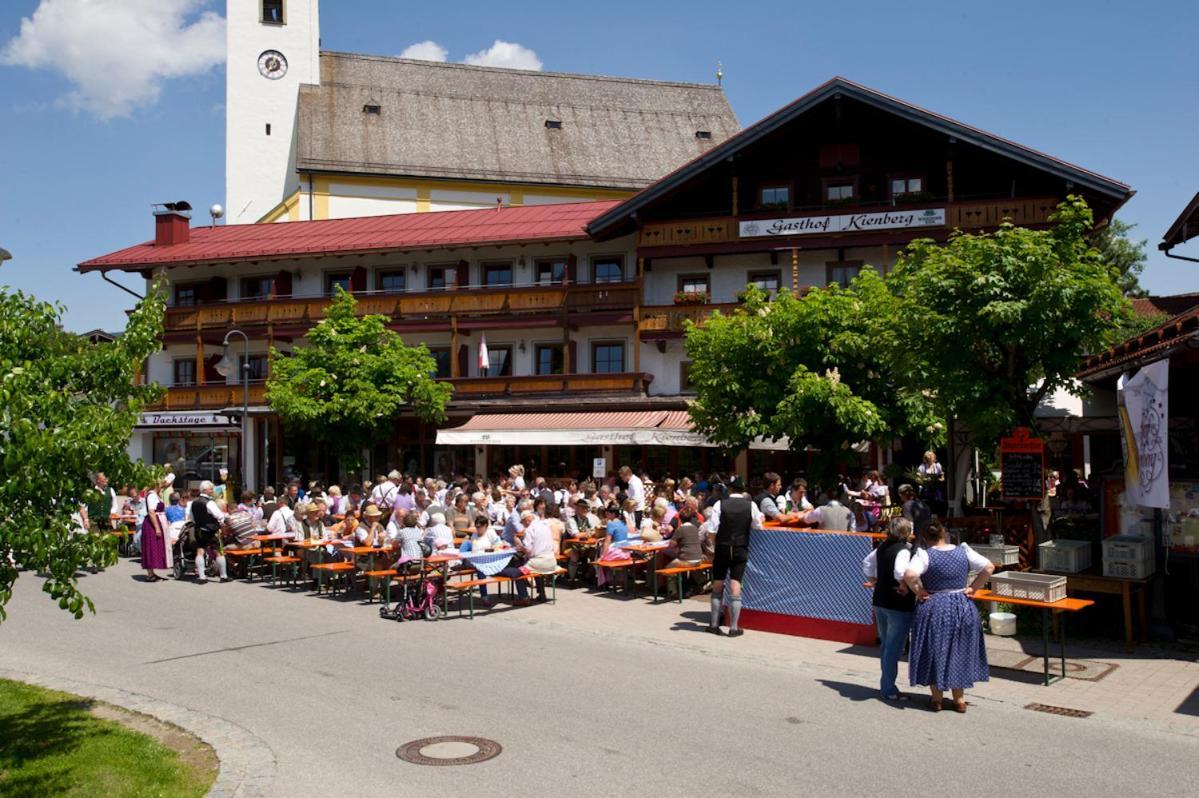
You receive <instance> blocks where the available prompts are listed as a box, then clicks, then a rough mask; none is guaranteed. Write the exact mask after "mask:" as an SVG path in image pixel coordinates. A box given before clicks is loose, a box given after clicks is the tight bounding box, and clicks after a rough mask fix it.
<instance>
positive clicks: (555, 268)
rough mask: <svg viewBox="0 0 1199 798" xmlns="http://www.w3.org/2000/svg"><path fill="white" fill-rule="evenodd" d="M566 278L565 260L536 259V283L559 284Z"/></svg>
mask: <svg viewBox="0 0 1199 798" xmlns="http://www.w3.org/2000/svg"><path fill="white" fill-rule="evenodd" d="M565 280H566V261H565V260H539V261H537V284H538V285H561V284H562V283H563V282H564V281H565Z"/></svg>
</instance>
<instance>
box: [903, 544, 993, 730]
mask: <svg viewBox="0 0 1199 798" xmlns="http://www.w3.org/2000/svg"><path fill="white" fill-rule="evenodd" d="M971 570H976V571H978V576H977V577H976V578H975V580H974V582H973V583H972V584H970V585H967V584H966V581H967V579H968V578H969V574H970V571H971ZM994 570H995V565H994V564H993V563H992V562H991V561H990V560H988V559H987V558H985V557H983V556H982V555H981V554H978V553H977V552H975V551H973V550H972V549H971V548H970V547H969V546H967V545H965V544H961V545H955V544H953V543H949V542H948V541H947V540H946V536H945V528H944V527H943V526H941V525H940V524H938V523H934V524H932V525H931V526H930V527H929V530H928V532H927V536H926V548H921V549H918V550H917V551H916V552H915V553H913V555H912V558H911V563H910V564H909V565H908V570H907V573H905V574H904V581H905V582H906V583H907V585H908V587H909V588H910V589H911V590H912V592H914V593H915V594H916V596H917V597H918V599H919V602H918V603H917V605H916V618H915V620H914V622H913V625H912V642H911V651H910V654H909V657H908V662H909V665H910V668H911V682H912V685H913V686H917V685H920V686H924V685H927V686H928V688H929V691H930V692H931V694H932V701H931V707H932V710H933V711H934V712H940V711H941V702H942V699H943V697H944V693H945V691H946V690H949V691H950V692H951V693H952V694H953V708H954V710H955V711H957V712H965V711H966V700H965V698H964V697H963V691H964V690H965V689H966V688H968V687H973V686H974V683H975V682H985V681H987V680H988V679H989V678H990V677H989V673H988V670H987V649H986V646H985V644H984V642H983V631H982V622H981V621H980V620H979V617H978V610H977V609H976V608H975V606H974V601H973V600H971V596H973V595H974V591H975V590H976V589H978V588H981V587H982V586H983V585H984V584H986V581H987V579H988V578H989V577H990V576H991V573H992V572H993V571H994Z"/></svg>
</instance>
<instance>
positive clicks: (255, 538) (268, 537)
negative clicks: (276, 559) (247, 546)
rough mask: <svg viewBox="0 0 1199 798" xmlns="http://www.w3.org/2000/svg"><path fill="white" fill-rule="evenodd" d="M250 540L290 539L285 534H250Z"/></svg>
mask: <svg viewBox="0 0 1199 798" xmlns="http://www.w3.org/2000/svg"><path fill="white" fill-rule="evenodd" d="M250 540H259V541H263V542H265V541H268V540H291V538H289V537H288V536H287V535H251V536H250Z"/></svg>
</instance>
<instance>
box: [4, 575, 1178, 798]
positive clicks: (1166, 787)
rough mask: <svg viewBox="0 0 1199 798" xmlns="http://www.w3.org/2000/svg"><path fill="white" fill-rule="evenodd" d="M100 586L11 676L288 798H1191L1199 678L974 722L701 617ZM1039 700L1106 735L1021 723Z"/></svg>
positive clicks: (37, 604)
mask: <svg viewBox="0 0 1199 798" xmlns="http://www.w3.org/2000/svg"><path fill="white" fill-rule="evenodd" d="M83 585H84V588H85V590H86V591H87V592H88V594H89V595H90V596H91V597H92V598H93V599H94V600H95V601H96V605H97V608H98V614H97V615H96V616H95V617H87V618H85V619H84V620H82V621H74V620H72V619H71V618H70V617H69V616H68V615H67V614H66V613H63V612H61V611H59V610H58V609H57V607H56V606H55V605H54V603H53V602H51V601H50V600H48V599H47V598H46V597H45V596H44V594H42V593H41V591H40V588H41V580H39V579H38V578H37V577H36V576H34V575H32V574H22V576H21V578H20V579H19V580H18V583H17V588H16V594H15V596H14V599H13V601H12V602H11V603H10V605H9V612H10V619H9V620H8V621H7V622H6V623H4V624H3V625H0V668H6V669H11V670H14V671H21V672H25V673H35V674H39V675H40V677H43V678H56V679H69V680H72V681H74V682H82V683H86V684H87V685H92V686H96V689H100V688H116V689H119V690H124V691H129V692H134V691H135V692H137V693H139V694H140V696H141V697H144V698H145V700H148V701H158V702H164V703H166V704H170V705H173V706H176V707H181V708H183V709H185V710H188V711H191V712H198V713H202V714H203V715H204V716H207V717H210V718H214V719H217V720H219V721H223V722H226V723H228V724H230V725H231V726H233V727H237V728H240V729H244V730H245V731H246V732H247V734H248V735H250V736H251V737H252V738H257V740H260V741H261V742H262V744H263V746H264V747H263V748H259V749H253V748H251V749H249V750H243V751H242V752H241V753H242V755H243V757H242V761H243V762H244V761H245V760H247V759H248V760H250V761H252V762H253V763H254V764H256V765H258V766H261V767H264V768H270V767H273V768H274V778H273V780H271V781H270V783H269V785H268V786H265V787H264V788H263V793H264V794H266V795H270V796H287V798H293V797H294V796H308V795H313V796H329V795H370V794H390V793H395V792H397V791H399V792H402V793H408V794H419V793H422V792H423V793H428V794H439V795H440V794H447V793H450V794H453V793H468V792H469V793H475V792H479V791H480V790H487V789H491V790H498V791H518V792H520V793H522V794H524V795H531V796H541V795H561V794H563V793H571V794H574V795H602V796H605V797H610V796H612V795H624V794H628V793H632V792H638V793H645V794H651V795H655V796H672V795H693V794H695V793H696V792H705V793H709V792H710V793H729V794H732V793H736V794H743V795H787V796H793V795H797V794H805V795H816V794H819V795H822V796H825V795H847V796H848V795H852V796H860V795H874V794H879V793H880V792H883V791H886V792H888V793H889V794H891V795H920V796H921V798H930V796H939V795H946V796H951V795H952V796H960V795H962V794H970V793H977V792H978V790H979V786H980V784H986V783H989V782H990V781H991V780H993V779H994V778H996V777H997V774H1002V779H1003V787H1004V790H1005V792H1008V793H1010V794H1035V795H1043V794H1052V795H1086V796H1087V798H1095V797H1096V796H1109V795H1110V796H1113V797H1115V796H1119V798H1127V797H1128V796H1137V795H1145V796H1154V798H1160V796H1168V795H1189V794H1191V793H1192V792H1193V789H1192V788H1193V784H1192V782H1193V762H1194V751H1195V745H1196V741H1195V737H1196V736H1199V718H1197V717H1196V716H1195V715H1194V714H1193V713H1194V709H1193V708H1190V709H1189V710H1188V707H1193V703H1194V702H1193V701H1192V702H1191V704H1190V705H1187V704H1185V702H1186V696H1188V695H1190V694H1191V693H1192V692H1193V691H1194V690H1195V689H1196V687H1197V686H1199V673H1197V672H1196V665H1195V663H1194V662H1193V661H1178V660H1171V659H1166V658H1158V659H1155V658H1153V657H1152V656H1148V655H1142V656H1137V657H1128V656H1126V655H1123V654H1116V653H1113V652H1106V651H1098V652H1093V651H1081V650H1071V652H1070V653H1071V655H1072V656H1087V657H1089V658H1094V659H1097V660H1101V661H1105V662H1112V663H1115V664H1117V665H1119V667H1118V668H1117V669H1115V670H1113V671H1112V672H1111V673H1109V674H1108V675H1107V676H1106V677H1105V678H1103V679H1102V680H1100V681H1097V682H1079V681H1078V680H1068V681H1066V682H1063V683H1058V684H1055V685H1053V686H1051V687H1048V688H1044V687H1040V686H1038V685H1036V684H1030V683H1027V682H1026V681H1020V680H1022V679H1025V678H1026V677H1031V680H1032V681H1035V680H1036V677H1035V675H1032V674H1027V675H1026V674H1018V673H1016V674H1014V677H1015V678H1008V677H1007V676H1005V675H1004V673H1003V672H1001V671H999V670H998V669H997V670H996V671H994V672H993V678H992V679H991V681H990V682H988V683H986V684H982V685H979V686H978V688H977V689H975V690H973V691H971V692H970V700H971V702H972V704H973V706H972V707H971V710H970V712H968V713H967V715H966V716H964V717H963V716H958V715H956V714H955V713H952V712H950V713H941V714H939V715H935V714H932V713H929V712H925V711H920V710H921V708H922V704H921V702H916V701H913V702H910V703H908V704H906V705H892V704H887V703H884V702H881V701H879V700H877V690H876V684H877V661H876V659H875V656H874V654H875V652H874V650H873V649H856V648H853V647H848V646H845V645H843V644H839V643H829V642H824V641H817V640H807V639H803V638H794V637H786V636H779V635H769V634H759V633H754V632H749V633H747V634H746V635H745V636H744V637H741V638H737V639H729V638H717V637H713V636H712V635H709V634H707V633H705V632H704V631H703V630H704V626H705V625H706V623H707V620H706V610H707V605H706V603H701V602H697V601H688V602H684V603H683V604H681V605H680V604H676V603H661V604H659V605H657V606H651V605H650V604H649V602H648V600H647V599H640V598H639V599H636V600H626V599H623V598H617V597H614V596H613V595H612V594H600V593H589V592H587V591H584V590H568V589H559V591H558V598H559V601H558V603H557V604H556V605H552V606H551V605H538V606H533V607H529V608H523V609H509V608H506V607H505V608H502V609H499V610H497V611H494V612H490V613H487V612H484V613H481V614H479V615H478V616H477V617H476V618H475V620H473V621H469V620H465V619H462V620H459V619H457V618H456V617H451V618H450V619H448V620H446V621H440V622H436V623H428V622H424V621H417V622H410V623H395V622H389V621H383V620H381V619H380V618H379V617H378V605H377V604H376V605H370V606H368V605H365V604H361V603H359V601H358V600H356V599H353V598H351V599H342V598H340V597H339V598H337V599H331V598H328V597H321V598H317V597H316V596H314V595H312V594H310V593H308V592H306V591H303V590H296V591H292V590H290V589H287V588H272V587H270V586H267V585H264V584H262V583H255V584H247V583H244V582H235V583H231V584H226V585H220V584H215V583H210V584H208V585H203V586H200V585H196V584H194V583H192V582H190V581H185V582H173V581H168V582H163V583H159V584H145V583H143V582H140V581H138V579H137V578H136V568H135V567H134V566H133V564H131V563H122V564H120V565H118V566H117V567H115V568H113V569H110V570H108V571H106V572H104V573H102V574H99V575H95V576H87V577H85V578H84V579H83ZM1002 642H1003V644H1004V645H1010V642H1009V641H1002ZM1018 679H1020V680H1018ZM56 684H63V683H62V682H58V683H56ZM64 689H69V688H64ZM101 697H103V696H101ZM106 700H108V699H106ZM1033 701H1036V702H1040V703H1045V704H1052V705H1057V706H1066V707H1073V708H1077V709H1084V710H1089V711H1092V712H1094V713H1095V714H1094V715H1093V716H1091V717H1089V718H1086V719H1075V718H1063V717H1055V716H1050V715H1045V714H1043V713H1039V712H1029V711H1027V710H1025V709H1023V707H1024V705H1025V704H1027V703H1030V702H1033ZM116 703H120V702H119V701H117V702H116ZM1180 707H1181V709H1180ZM912 710H915V711H912ZM143 711H145V710H143ZM1188 711H1189V712H1190V713H1192V714H1188ZM167 719H170V718H167ZM181 725H185V726H186V725H187V724H181ZM443 734H463V735H477V736H481V737H486V738H489V739H493V740H496V741H498V742H500V743H501V744H502V745H503V748H504V750H503V752H502V753H501V754H500V756H498V757H496V758H495V759H493V760H490V761H488V762H483V763H481V764H475V765H469V766H464V767H422V766H419V765H413V764H408V763H405V762H402V761H400V760H399V759H397V758H396V756H395V751H396V748H397V747H398V746H400V745H401V744H403V743H405V742H408V741H410V740H415V739H420V738H424V737H430V736H435V735H443ZM230 742H232V743H234V744H236V741H230ZM930 745H931V746H932V748H931V749H930V750H936V752H937V757H938V758H939V760H940V761H943V762H945V763H947V764H953V763H957V764H958V765H959V766H958V767H948V768H946V769H944V771H943V772H940V771H939V772H938V776H937V780H936V782H935V783H933V784H927V783H926V784H921V783H920V782H919V781H903V780H902V779H901V782H903V783H901V784H900V785H899V786H895V784H893V783H892V781H891V780H890V779H883V778H882V776H881V775H880V774H884V773H895V774H902V773H908V772H911V771H912V769H913V767H917V768H919V762H920V761H921V760H920V756H919V751H920V750H921V749H922V747H928V746H930ZM1114 746H1118V750H1119V759H1120V763H1121V766H1120V767H1119V768H1112V767H1111V764H1112V760H1111V757H1112V751H1113V747H1114ZM221 754H222V756H226V753H225V750H224V747H223V746H222V748H221ZM1000 763H1001V764H1002V767H1001V768H1000V769H999V770H996V769H995V768H996V767H999V764H1000ZM1100 773H1102V774H1104V775H1103V777H1102V778H1101V779H1100V778H1098V777H1097V774H1100Z"/></svg>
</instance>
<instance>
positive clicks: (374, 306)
mask: <svg viewBox="0 0 1199 798" xmlns="http://www.w3.org/2000/svg"><path fill="white" fill-rule="evenodd" d="M639 290H640V287H639V285H638V283H636V282H624V283H602V284H595V285H593V284H585V285H552V286H519V287H517V286H514V287H507V288H464V289H458V290H451V291H427V292H420V293H403V294H360V295H359V296H358V313H359V314H361V315H367V314H379V315H383V316H387V317H389V318H391V319H392V320H393V321H406V320H413V321H416V320H429V319H444V320H446V321H448V320H449V318H450V317H451V316H458V317H471V316H520V315H522V314H530V315H533V314H536V315H540V314H545V313H552V312H556V311H560V310H562V311H569V312H572V313H579V312H583V313H586V312H592V311H613V310H631V309H632V308H633V306H634V305H635V304H637V292H638V291H639ZM331 301H332V300H331V299H330V298H329V297H311V298H301V297H294V298H285V299H266V300H246V301H237V300H231V301H229V302H221V303H213V304H208V305H200V306H189V307H170V308H167V313H166V328H165V329H166V332H188V331H193V330H194V331H197V332H198V331H202V330H211V329H220V330H224V329H228V328H229V327H240V328H243V329H245V328H252V327H255V326H260V325H261V326H265V325H267V324H273V325H283V326H305V325H313V324H316V323H317V322H318V321H320V320H321V319H323V318H324V317H325V313H326V311H327V309H328V307H329V303H330V302H331Z"/></svg>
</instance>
